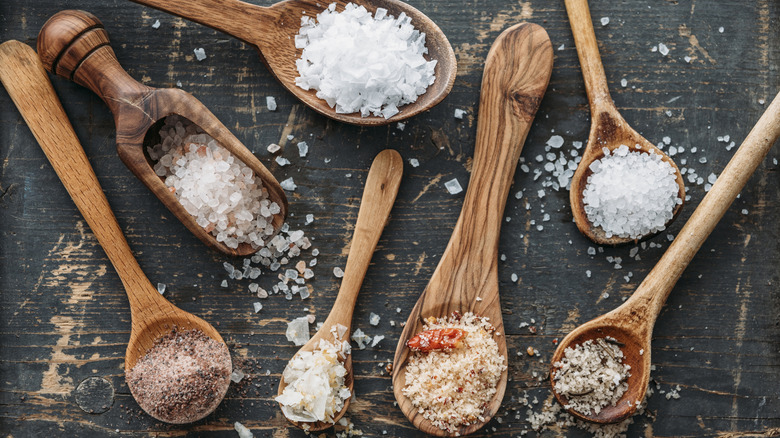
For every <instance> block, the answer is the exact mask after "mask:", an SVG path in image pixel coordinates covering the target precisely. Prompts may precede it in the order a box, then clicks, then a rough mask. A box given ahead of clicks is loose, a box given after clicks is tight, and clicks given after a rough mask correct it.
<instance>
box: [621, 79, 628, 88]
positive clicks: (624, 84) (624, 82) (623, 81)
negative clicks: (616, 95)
mask: <svg viewBox="0 0 780 438" xmlns="http://www.w3.org/2000/svg"><path fill="white" fill-rule="evenodd" d="M620 86H621V87H623V88H626V87H627V86H628V80H626V78H623V79H621V80H620Z"/></svg>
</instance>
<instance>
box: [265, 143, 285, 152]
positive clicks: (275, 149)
mask: <svg viewBox="0 0 780 438" xmlns="http://www.w3.org/2000/svg"><path fill="white" fill-rule="evenodd" d="M266 149H267V150H268V152H269V153H272V154H275V153H277V152H279V151H280V150H281V149H282V147H281V146H279V145H278V144H276V143H271V144H269V145H268V147H267V148H266Z"/></svg>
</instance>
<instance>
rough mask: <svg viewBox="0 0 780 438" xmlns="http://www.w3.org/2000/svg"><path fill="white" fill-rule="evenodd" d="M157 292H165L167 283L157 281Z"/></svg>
mask: <svg viewBox="0 0 780 438" xmlns="http://www.w3.org/2000/svg"><path fill="white" fill-rule="evenodd" d="M157 292H160V295H162V294H164V293H165V283H157Z"/></svg>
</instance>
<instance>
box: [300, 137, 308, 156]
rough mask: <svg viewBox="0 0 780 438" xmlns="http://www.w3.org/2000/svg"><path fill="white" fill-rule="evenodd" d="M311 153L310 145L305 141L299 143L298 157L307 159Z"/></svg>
mask: <svg viewBox="0 0 780 438" xmlns="http://www.w3.org/2000/svg"><path fill="white" fill-rule="evenodd" d="M308 153H309V145H308V144H306V142H305V141H301V142H298V156H300V157H301V158H303V157H305V156H306V154H308Z"/></svg>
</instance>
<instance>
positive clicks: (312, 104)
mask: <svg viewBox="0 0 780 438" xmlns="http://www.w3.org/2000/svg"><path fill="white" fill-rule="evenodd" d="M132 1H133V2H135V3H140V4H142V5H145V6H150V7H152V8H155V9H159V10H161V11H165V12H167V13H169V14H173V15H178V16H179V17H183V18H186V19H188V20H192V21H194V22H196V23H200V24H202V25H204V26H208V27H210V28H212V29H216V30H218V31H220V32H224V33H226V34H228V35H232V36H234V37H236V38H238V39H240V40H241V41H244V42H246V43H247V44H250V45H252V46H254V47H255V48H257V50H258V52H259V53H260V58H261V59H262V60H263V62H264V63H265V65H266V66H267V67H268V69H269V70H270V71H271V73H272V74H273V75H274V76H275V77H276V79H277V80H278V81H279V82H280V83H281V84H282V85H283V86H284V88H286V89H287V91H289V92H290V93H292V94H293V95H295V97H297V98H298V99H300V100H301V102H303V103H304V104H305V105H307V106H308V107H309V108H311V109H313V110H314V111H317V112H318V113H320V114H322V115H324V116H326V117H330V118H331V119H334V120H338V121H340V122H345V123H351V124H353V125H362V126H379V125H386V124H388V123H393V122H400V121H402V120H405V119H408V118H409V117H412V116H414V115H417V114H419V113H421V112H423V111H427V110H429V109H431V108H433V107H434V106H435V105H436V104H438V103H439V102H441V101H442V99H444V98H445V97H447V94H449V92H450V90H451V89H452V85H453V84H454V83H455V75H456V74H457V71H458V67H457V61H456V59H455V52H454V51H453V50H452V46H451V45H450V42H449V41H448V40H447V37H446V36H445V35H444V32H442V30H441V29H440V28H439V26H437V25H436V23H434V22H433V21H432V20H431V19H430V18H428V17H427V16H426V15H425V14H423V13H422V12H420V11H418V10H417V9H415V8H413V7H412V6H410V5H408V4H406V3H404V2H402V1H399V0H285V1H281V2H279V3H276V4H274V5H271V6H268V7H262V6H256V5H253V4H250V3H245V2H242V1H239V0H132ZM331 3H336V5H337V6H336V10H338V11H341V10H343V9H344V6H345V5H346V4H348V3H355V4H358V5H362V6H364V7H365V8H366V9H367V10H368V11H369V12H371V13H372V14H373V13H375V12H376V10H377V8H384V9H387V12H388V14H389V15H393V16H395V17H398V16H399V15H400V14H401V13H402V12H403V13H405V14H406V15H407V16H409V17H411V18H412V25H413V26H414V27H415V29H417V30H419V31H420V32H423V33H425V36H426V39H425V42H426V44H425V45H426V47H427V48H428V56H427V59H429V60H436V61H437V64H436V68H435V71H434V74H435V75H436V80H435V81H434V83H433V84H432V85H430V86H429V87H428V89H427V90H426V91H425V93H424V94H422V95H421V96H419V97H418V98H417V100H416V101H415V102H413V103H410V104H407V105H404V106H402V107H399V108H398V109H399V113H398V114H396V115H394V116H392V117H390V118H388V119H386V118H384V117H377V116H369V117H361V116H360V113H359V112H356V113H352V114H339V113H337V112H336V110H335V109H334V108H331V107H330V106H328V104H327V103H326V102H325V101H324V100H322V99H320V98H318V97H317V96H316V91H315V90H304V89H303V88H300V87H298V86H297V85H295V78H296V77H298V70H297V69H296V66H295V60H296V59H298V58H300V54H301V49H296V48H295V35H296V34H297V33H298V31H299V30H300V28H301V17H303V16H304V14H305V16H308V17H316V15H317V14H318V13H320V12H322V11H323V10H325V9H326V8H327V7H328V5H329V4H331Z"/></svg>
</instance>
